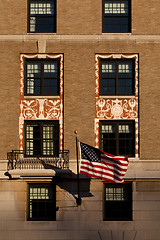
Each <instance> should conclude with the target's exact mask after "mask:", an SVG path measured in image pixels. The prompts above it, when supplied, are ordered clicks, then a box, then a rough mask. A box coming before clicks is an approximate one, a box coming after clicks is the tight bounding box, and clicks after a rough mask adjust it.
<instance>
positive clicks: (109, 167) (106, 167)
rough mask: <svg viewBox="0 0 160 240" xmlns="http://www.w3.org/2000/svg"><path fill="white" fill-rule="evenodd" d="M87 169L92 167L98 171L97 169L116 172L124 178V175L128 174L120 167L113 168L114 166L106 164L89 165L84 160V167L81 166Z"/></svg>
mask: <svg viewBox="0 0 160 240" xmlns="http://www.w3.org/2000/svg"><path fill="white" fill-rule="evenodd" d="M84 166H85V167H87V166H91V167H92V168H93V169H96V168H99V169H103V170H110V171H112V172H113V171H115V172H118V173H119V174H120V175H123V176H124V174H125V173H126V170H124V169H123V168H119V167H113V166H110V165H109V166H107V165H106V164H103V163H102V164H98V163H96V164H94V165H93V164H92V163H88V162H87V161H85V160H82V166H81V168H83V167H84ZM102 166H103V168H102Z"/></svg>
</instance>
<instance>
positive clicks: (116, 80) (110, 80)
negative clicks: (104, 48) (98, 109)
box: [100, 59, 135, 95]
mask: <svg viewBox="0 0 160 240" xmlns="http://www.w3.org/2000/svg"><path fill="white" fill-rule="evenodd" d="M134 82H135V81H134V61H133V60H124V59H118V60H106V59H101V60H100V95H134V92H135V87H134Z"/></svg>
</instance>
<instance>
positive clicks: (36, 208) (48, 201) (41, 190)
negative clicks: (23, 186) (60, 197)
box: [28, 183, 56, 221]
mask: <svg viewBox="0 0 160 240" xmlns="http://www.w3.org/2000/svg"><path fill="white" fill-rule="evenodd" d="M28 220H31V221H54V220H56V190H55V185H54V184H38V183H37V184H29V185H28Z"/></svg>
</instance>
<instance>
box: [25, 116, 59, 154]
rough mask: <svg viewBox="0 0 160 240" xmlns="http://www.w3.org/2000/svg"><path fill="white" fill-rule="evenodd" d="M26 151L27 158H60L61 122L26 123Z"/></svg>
mask: <svg viewBox="0 0 160 240" xmlns="http://www.w3.org/2000/svg"><path fill="white" fill-rule="evenodd" d="M25 150H26V155H27V156H55V157H57V156H58V153H59V122H58V121H56V120H54V121H51V120H48V121H34V120H31V121H28V120H26V121H25Z"/></svg>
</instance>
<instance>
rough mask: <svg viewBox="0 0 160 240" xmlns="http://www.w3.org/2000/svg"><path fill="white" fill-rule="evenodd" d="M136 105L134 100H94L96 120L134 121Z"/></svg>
mask: <svg viewBox="0 0 160 240" xmlns="http://www.w3.org/2000/svg"><path fill="white" fill-rule="evenodd" d="M137 117H138V104H137V102H136V100H135V99H117V98H116V99H96V118H99V119H135V118H137Z"/></svg>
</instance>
